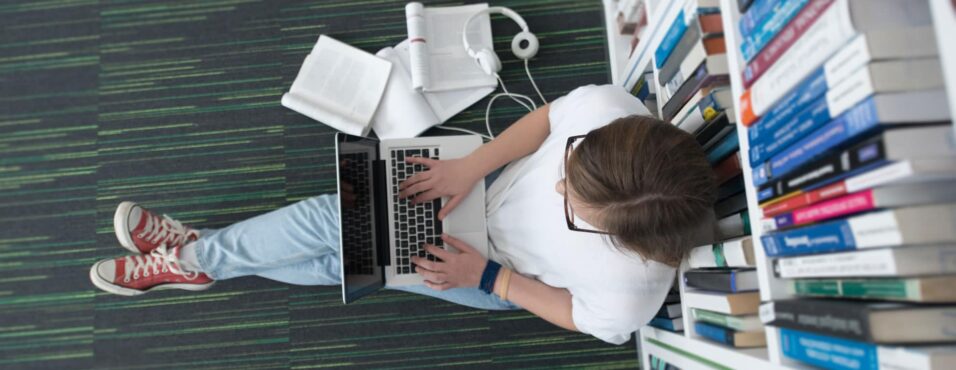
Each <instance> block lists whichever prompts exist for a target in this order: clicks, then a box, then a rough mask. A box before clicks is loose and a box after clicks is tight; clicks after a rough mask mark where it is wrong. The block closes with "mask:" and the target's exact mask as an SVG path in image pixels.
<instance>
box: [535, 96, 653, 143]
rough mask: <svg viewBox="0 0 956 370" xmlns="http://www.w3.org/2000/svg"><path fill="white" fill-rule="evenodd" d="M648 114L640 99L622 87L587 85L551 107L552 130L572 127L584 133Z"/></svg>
mask: <svg viewBox="0 0 956 370" xmlns="http://www.w3.org/2000/svg"><path fill="white" fill-rule="evenodd" d="M635 114H638V115H646V114H649V112H648V110H647V108H645V107H644V104H643V103H641V101H640V100H638V99H637V98H635V97H633V96H631V94H628V93H627V91H625V90H624V88H623V87H621V86H616V85H587V86H581V87H579V88H576V89H574V90H572V91H571V92H570V93H568V94H567V95H565V96H563V97H560V98H558V99H557V100H555V101H554V102H552V103H551V105H550V113H549V115H548V118H549V120H550V121H551V124H552V131H554V130H555V129H556V128H562V127H566V126H573V127H577V128H581V129H584V132H580V133H586V132H587V131H590V130H592V129H595V128H598V127H602V126H604V125H606V124H608V123H611V121H613V120H615V119H617V118H621V117H626V116H629V115H635Z"/></svg>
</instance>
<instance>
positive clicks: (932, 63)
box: [826, 58, 949, 121]
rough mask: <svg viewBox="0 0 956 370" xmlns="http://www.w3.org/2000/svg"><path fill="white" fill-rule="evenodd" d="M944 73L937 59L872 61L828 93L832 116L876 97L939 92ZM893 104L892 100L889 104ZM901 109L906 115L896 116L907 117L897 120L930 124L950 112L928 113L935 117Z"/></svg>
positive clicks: (944, 110) (939, 110) (940, 110)
mask: <svg viewBox="0 0 956 370" xmlns="http://www.w3.org/2000/svg"><path fill="white" fill-rule="evenodd" d="M942 71H943V70H942V67H941V66H940V64H939V59H937V58H923V59H904V60H888V61H877V62H872V63H870V64H868V65H866V66H865V67H863V68H860V69H858V70H857V71H856V72H853V73H852V74H850V75H849V76H847V77H846V78H845V79H843V81H841V82H840V83H838V84H837V85H835V86H833V87H832V88H830V89H829V90H828V91H827V93H826V101H827V107H829V108H828V110H829V112H830V117H836V116H838V115H840V114H841V113H843V112H845V111H846V110H847V109H850V108H852V107H853V106H854V105H856V104H857V103H859V102H860V101H862V100H863V99H865V98H866V97H868V96H870V95H873V94H882V93H892V92H906V91H913V90H930V89H940V88H942V87H943V84H942V79H943V73H942ZM937 91H939V90H937ZM900 95H904V96H908V95H906V94H900ZM943 95H945V94H940V96H939V97H938V98H937V99H939V100H942V99H945V97H944V96H943ZM924 100H925V99H924ZM892 103H893V102H892V101H891V102H890V104H887V105H891V104H892ZM896 106H899V105H898V104H897V105H896ZM902 108H903V109H901V110H902V111H904V112H905V113H901V114H897V116H905V117H906V118H901V119H899V120H897V121H909V120H913V121H931V120H940V119H941V117H942V119H946V118H948V117H949V110H948V109H932V110H931V111H930V112H929V113H932V114H926V115H922V114H914V112H913V111H912V110H909V109H905V108H906V107H902ZM932 108H936V106H933V107H932ZM940 108H945V106H943V107H940ZM884 110H885V109H884Z"/></svg>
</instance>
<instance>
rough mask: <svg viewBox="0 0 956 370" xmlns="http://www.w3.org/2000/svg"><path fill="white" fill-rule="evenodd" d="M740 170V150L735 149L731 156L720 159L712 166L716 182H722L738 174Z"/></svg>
mask: <svg viewBox="0 0 956 370" xmlns="http://www.w3.org/2000/svg"><path fill="white" fill-rule="evenodd" d="M741 170H742V167H741V166H740V152H739V151H737V152H735V153H734V154H732V155H731V156H729V157H727V158H725V159H724V160H722V161H720V163H718V164H717V165H716V166H714V174H716V175H717V183H718V184H723V183H724V182H727V180H730V179H732V178H734V177H735V176H737V175H739V174H740V172H741Z"/></svg>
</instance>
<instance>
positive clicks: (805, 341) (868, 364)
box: [780, 329, 879, 370]
mask: <svg viewBox="0 0 956 370" xmlns="http://www.w3.org/2000/svg"><path fill="white" fill-rule="evenodd" d="M780 349H781V350H782V351H783V354H784V356H787V357H789V358H792V359H794V360H797V361H800V362H803V363H806V364H809V365H813V366H818V367H822V368H826V369H840V370H860V369H873V370H876V369H879V363H878V361H877V351H876V346H875V345H872V344H868V343H861V342H857V341H851V340H846V339H840V338H834V337H829V336H824V335H818V334H813V333H809V332H801V331H796V330H790V329H780Z"/></svg>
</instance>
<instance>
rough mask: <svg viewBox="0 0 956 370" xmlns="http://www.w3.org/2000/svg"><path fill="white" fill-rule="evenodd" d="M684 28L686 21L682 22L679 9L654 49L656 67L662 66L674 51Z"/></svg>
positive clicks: (681, 13)
mask: <svg viewBox="0 0 956 370" xmlns="http://www.w3.org/2000/svg"><path fill="white" fill-rule="evenodd" d="M686 30H687V23H685V22H684V11H683V10H681V11H680V13H677V18H675V19H674V22H673V23H671V26H670V28H668V29H667V33H666V34H664V38H663V39H662V40H661V44H660V45H658V46H657V49H656V50H655V51H654V65H655V66H656V67H657V69H660V68H661V67H663V66H664V62H666V61H667V59H668V57H669V56H670V55H671V52H672V51H674V47H675V46H677V42H678V41H680V39H681V36H684V31H686Z"/></svg>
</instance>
